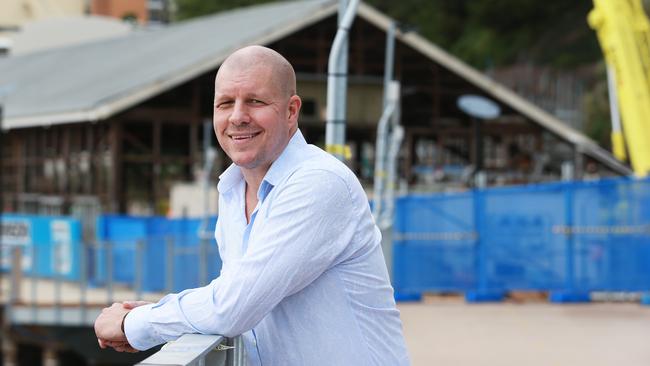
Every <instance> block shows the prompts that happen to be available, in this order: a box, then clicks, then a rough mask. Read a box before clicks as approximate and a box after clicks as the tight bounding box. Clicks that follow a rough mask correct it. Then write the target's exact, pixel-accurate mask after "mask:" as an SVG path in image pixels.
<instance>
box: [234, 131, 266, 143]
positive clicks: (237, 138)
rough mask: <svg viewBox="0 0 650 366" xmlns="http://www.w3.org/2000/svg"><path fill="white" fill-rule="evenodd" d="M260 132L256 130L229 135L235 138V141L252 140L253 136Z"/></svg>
mask: <svg viewBox="0 0 650 366" xmlns="http://www.w3.org/2000/svg"><path fill="white" fill-rule="evenodd" d="M260 133H261V132H255V133H249V134H246V135H229V136H230V138H231V139H233V140H235V141H246V140H250V139H252V138H253V137H255V136H257V135H259V134H260Z"/></svg>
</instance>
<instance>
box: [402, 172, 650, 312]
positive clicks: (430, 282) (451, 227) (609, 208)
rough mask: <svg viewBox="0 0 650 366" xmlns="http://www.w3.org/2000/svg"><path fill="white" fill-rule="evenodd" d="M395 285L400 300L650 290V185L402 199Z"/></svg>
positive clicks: (583, 296) (625, 181) (594, 184)
mask: <svg viewBox="0 0 650 366" xmlns="http://www.w3.org/2000/svg"><path fill="white" fill-rule="evenodd" d="M394 227H395V232H394V259H393V260H394V262H393V268H394V277H393V280H394V286H395V290H396V295H397V297H398V299H399V298H402V299H409V298H418V297H419V296H420V295H421V293H423V292H428V291H431V292H440V291H454V292H464V293H466V295H467V299H468V300H470V301H481V300H495V299H499V298H501V297H503V295H504V294H505V293H506V292H508V291H517V290H544V291H551V299H552V301H558V302H565V301H581V300H587V299H588V298H589V293H590V292H594V291H614V292H616V291H636V292H646V291H650V266H648V265H647V263H650V180H649V179H645V180H635V179H631V178H617V179H607V180H600V181H590V182H567V183H550V184H539V185H530V186H519V187H506V188H493V189H479V190H473V191H468V192H464V193H457V194H436V195H411V196H405V197H401V198H400V199H398V202H397V214H396V217H395V225H394Z"/></svg>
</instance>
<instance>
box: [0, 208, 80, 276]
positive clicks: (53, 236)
mask: <svg viewBox="0 0 650 366" xmlns="http://www.w3.org/2000/svg"><path fill="white" fill-rule="evenodd" d="M0 244H2V245H1V246H0V251H1V252H0V271H1V272H8V271H10V270H11V267H12V251H13V248H14V247H19V248H21V263H20V266H21V267H22V271H23V273H25V274H27V275H30V276H35V277H46V278H54V277H58V278H61V279H65V280H78V279H79V278H80V275H81V268H80V266H79V262H80V253H81V248H82V243H81V224H80V223H79V221H78V220H75V219H72V218H69V217H56V216H36V215H15V214H2V215H0Z"/></svg>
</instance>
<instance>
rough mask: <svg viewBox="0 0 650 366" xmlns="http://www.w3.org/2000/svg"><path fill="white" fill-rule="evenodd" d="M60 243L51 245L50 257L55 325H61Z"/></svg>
mask: <svg viewBox="0 0 650 366" xmlns="http://www.w3.org/2000/svg"><path fill="white" fill-rule="evenodd" d="M61 245H62V244H61V243H59V242H56V241H55V242H53V243H52V249H54V250H53V251H52V255H53V256H54V320H55V323H56V324H60V323H61V277H62V274H61V272H62V271H61V249H60V248H61Z"/></svg>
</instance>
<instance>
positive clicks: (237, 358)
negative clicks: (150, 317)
mask: <svg viewBox="0 0 650 366" xmlns="http://www.w3.org/2000/svg"><path fill="white" fill-rule="evenodd" d="M154 365H179V366H245V365H246V359H245V353H244V347H243V343H242V339H241V336H239V337H235V338H233V339H229V338H225V337H223V336H219V335H204V334H185V335H183V336H181V337H180V338H179V339H177V340H175V341H173V342H169V343H167V344H166V345H164V346H163V347H162V348H161V349H160V351H158V352H156V353H154V354H153V355H151V356H149V357H148V358H146V359H144V360H143V361H142V362H140V363H138V364H137V365H136V366H154Z"/></svg>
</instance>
